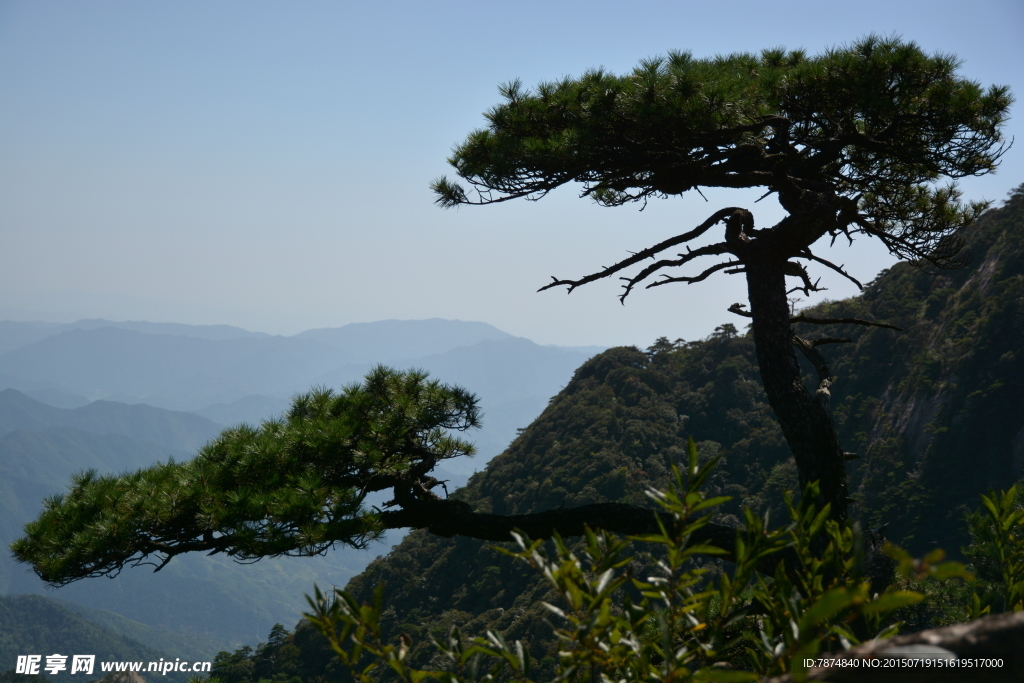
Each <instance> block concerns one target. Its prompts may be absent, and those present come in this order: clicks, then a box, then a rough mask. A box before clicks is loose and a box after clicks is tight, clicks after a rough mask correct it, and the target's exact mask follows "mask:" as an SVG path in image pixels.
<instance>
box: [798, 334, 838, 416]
mask: <svg viewBox="0 0 1024 683" xmlns="http://www.w3.org/2000/svg"><path fill="white" fill-rule="evenodd" d="M793 345H794V346H795V347H797V348H798V349H800V352H801V353H802V354H804V356H805V357H806V358H807V360H809V361H811V365H813V366H814V369H815V370H817V371H818V388H817V390H816V391H815V392H814V399H815V400H816V401H817V402H818V403H819V404H820V405H821V407H822V408H824V409H825V410H826V411H828V409H829V401H830V400H831V398H832V371H831V370H830V369H829V367H828V361H826V360H825V357H824V356H823V355H821V351H818V349H817V348H815V346H816V345H815V344H812V343H811V342H809V341H807V340H806V339H803V338H802V337H798V336H796V335H795V334H794V335H793Z"/></svg>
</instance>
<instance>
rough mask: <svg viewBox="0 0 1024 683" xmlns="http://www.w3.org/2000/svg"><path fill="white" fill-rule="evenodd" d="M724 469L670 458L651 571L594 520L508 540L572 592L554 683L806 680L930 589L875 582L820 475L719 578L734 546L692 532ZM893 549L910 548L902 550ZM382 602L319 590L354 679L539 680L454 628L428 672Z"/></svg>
mask: <svg viewBox="0 0 1024 683" xmlns="http://www.w3.org/2000/svg"><path fill="white" fill-rule="evenodd" d="M714 465H715V459H712V460H710V461H709V462H707V463H705V464H704V465H702V466H701V465H699V464H698V461H697V452H696V447H695V446H694V444H693V442H692V440H691V441H690V444H689V465H688V467H687V468H686V476H684V475H683V474H682V473H681V472H680V471H679V469H678V468H676V467H674V466H673V475H674V486H673V487H672V488H671V489H670V490H668V491H665V492H658V491H652V492H651V497H652V498H653V499H654V500H655V501H656V502H657V503H658V505H659V507H660V508H661V510H662V511H663V512H664V513H665V514H664V516H663V517H660V518H659V519H662V518H665V517H668V518H671V519H673V520H674V522H675V523H674V524H672V525H671V526H669V525H663V526H662V528H661V529H660V530H659V532H658V533H653V534H647V535H644V536H639V537H634V538H633V539H632V540H637V541H643V542H647V543H652V544H655V545H658V546H660V547H661V548H660V550H659V551H656V552H655V553H653V554H652V555H651V556H650V557H649V558H648V559H649V561H650V563H651V564H652V565H653V566H654V567H655V568H656V569H655V570H654V575H653V576H650V577H645V578H643V579H641V578H639V577H636V576H633V575H632V573H631V571H630V570H629V569H628V567H629V566H630V562H631V559H632V558H628V557H624V550H625V547H626V541H625V540H623V539H621V538H616V537H614V536H612V535H610V534H607V533H605V532H597V533H595V532H591V531H590V530H588V531H587V533H586V540H585V543H584V546H583V548H582V551H581V552H579V553H577V552H573V551H572V550H571V549H570V548H569V546H567V545H566V544H565V543H564V542H563V540H562V539H561V538H560V537H559V536H557V535H556V536H555V537H554V539H553V542H554V554H553V555H552V556H550V557H549V556H548V554H547V553H546V552H544V550H543V548H542V542H541V541H537V540H535V541H532V542H531V541H529V540H528V539H527V538H525V537H524V536H522V535H517V536H516V540H517V542H518V546H519V549H518V550H517V551H508V550H503V552H506V553H508V554H510V555H512V556H513V557H516V558H518V559H519V560H521V561H523V562H526V563H528V564H529V565H530V566H531V567H533V568H534V569H535V570H537V571H538V572H540V573H541V574H543V576H544V577H545V578H546V579H547V581H548V583H549V584H550V585H551V586H552V587H553V588H554V589H555V591H556V592H557V594H558V596H559V597H560V598H561V604H560V605H548V609H549V610H550V611H551V613H552V614H553V616H554V622H555V623H554V624H553V625H552V628H553V630H554V635H555V637H556V638H557V641H558V662H557V666H556V670H555V671H554V672H540V673H541V675H545V673H550V674H551V675H550V676H546V677H545V678H544V680H553V681H570V680H572V681H576V680H585V681H622V680H626V681H640V680H645V681H753V680H758V679H759V678H760V677H761V676H764V675H775V674H781V673H786V672H790V671H793V670H794V669H796V670H795V672H794V673H796V674H797V675H798V676H799V675H801V674H802V673H803V670H802V669H801V668H800V667H801V666H802V661H803V659H804V657H813V656H814V654H816V653H818V652H822V651H839V650H843V649H846V648H848V647H850V646H851V645H855V644H857V643H859V642H861V641H863V640H866V639H868V638H873V637H878V638H886V637H889V636H892V635H893V634H895V633H896V632H897V631H898V630H899V626H900V624H899V622H892V620H891V616H892V614H893V613H894V612H895V611H896V610H898V609H900V608H906V607H907V606H909V605H912V604H914V603H915V602H918V601H920V600H922V599H923V597H924V596H923V595H922V594H921V593H918V592H914V591H906V590H899V589H897V588H890V589H887V590H885V591H883V592H873V591H872V590H871V589H870V584H869V582H868V581H867V580H865V578H864V575H863V566H862V562H863V557H864V556H863V552H862V551H861V550H860V547H861V544H862V541H861V540H860V539H859V534H858V533H857V531H856V529H853V528H851V527H848V526H840V525H839V524H838V523H837V522H836V521H834V520H832V519H830V518H829V517H830V511H829V510H828V508H827V507H824V508H821V509H818V508H817V507H816V504H815V498H816V496H815V495H814V493H815V491H814V490H813V485H812V486H811V487H810V488H809V490H807V491H806V492H805V494H804V495H803V497H802V498H801V502H800V503H799V505H794V504H793V503H792V502H791V501H789V500H788V498H787V506H788V510H789V515H790V520H789V522H788V523H787V524H786V525H784V526H782V527H781V528H779V529H775V530H768V528H767V525H768V520H767V519H761V518H758V517H757V516H755V515H753V514H751V513H750V512H749V511H746V512H745V529H744V530H743V531H741V532H738V533H737V534H736V536H735V539H734V548H732V549H731V551H730V554H731V555H732V556H733V557H734V558H735V567H734V568H733V570H732V572H731V573H722V574H721V575H720V577H719V578H718V580H717V582H715V581H711V580H708V577H706V576H705V570H703V569H695V568H693V565H694V563H693V562H692V560H694V559H696V558H699V557H708V556H710V557H716V556H721V555H724V554H725V553H726V551H725V550H724V549H723V548H718V547H715V546H712V545H706V544H700V545H698V544H693V543H692V539H693V538H694V537H695V536H697V535H699V532H700V529H701V527H702V526H703V525H705V524H707V521H708V514H709V512H710V511H711V510H712V509H713V508H714V506H716V505H719V504H721V503H722V502H725V500H727V499H725V498H711V499H707V498H705V497H704V496H703V494H702V493H701V491H700V485H701V484H702V483H703V481H704V480H705V479H706V478H707V476H708V474H709V473H710V471H711V468H713V467H714ZM818 539H824V541H825V543H824V552H816V551H813V550H812V546H814V547H815V548H817V547H818V546H819V541H818ZM787 549H788V550H790V551H791V552H795V553H796V555H797V557H798V558H799V564H798V567H797V568H795V570H793V569H792V568H790V570H789V571H787V570H786V569H785V564H784V563H782V562H778V561H776V563H775V564H776V566H777V567H778V570H777V571H776V572H775V574H774V576H772V577H766V576H764V575H760V574H758V573H757V572H756V571H755V567H757V566H763V565H764V562H765V560H766V559H767V560H770V559H772V558H776V559H777V558H778V557H779V555H780V553H782V552H783V551H785V550H787ZM890 552H891V554H893V555H894V556H895V557H896V558H898V559H900V558H902V555H901V554H900V551H898V550H896V549H893V550H891V551H890ZM932 559H934V558H932ZM901 567H902V568H903V570H904V572H905V573H906V574H908V575H909V574H910V573H915V572H916V574H915V576H916V578H918V579H919V580H931V581H935V580H938V581H944V580H946V579H948V578H950V577H953V576H959V577H962V578H969V575H967V574H966V573H965V572H964V569H963V567H962V565H959V564H957V563H944V564H937V563H935V562H927V561H926V562H924V563H920V562H919V563H917V564H916V565H915V564H914V562H913V560H910V561H909V564H907V563H906V562H904V563H903V564H901ZM382 601H383V588H382V587H381V586H378V588H377V591H376V592H375V597H374V601H373V603H372V604H369V605H359V604H358V603H357V601H356V600H355V599H354V598H353V597H352V596H351V595H349V594H347V593H345V592H342V591H339V592H338V595H337V598H336V599H334V600H333V601H328V600H326V599H325V597H324V596H323V595H322V594H321V593H320V592H319V590H317V591H316V593H315V596H314V598H313V599H311V600H310V605H311V607H312V612H311V613H310V614H308V615H306V616H307V617H308V618H309V619H310V621H311V622H312V624H313V625H314V626H315V627H316V628H317V629H318V630H319V631H320V632H321V633H322V634H323V635H324V636H325V637H326V638H327V639H328V641H329V642H330V644H331V647H332V648H333V650H334V651H335V652H336V653H337V654H338V656H339V657H340V658H341V661H342V662H343V663H344V664H345V665H346V666H347V667H348V668H349V669H350V671H351V672H352V675H353V677H354V679H355V680H357V681H374V680H392V679H397V680H401V681H409V682H418V681H421V680H425V679H434V680H441V681H448V682H451V683H462V682H468V681H494V680H513V681H521V682H523V683H526V682H529V681H533V680H537V674H538V671H537V666H536V664H535V663H534V662H532V661H531V657H530V652H529V649H528V648H527V647H525V646H524V644H523V643H522V642H520V641H516V642H513V643H509V642H507V641H506V640H505V639H504V638H502V637H501V636H500V635H499V634H497V633H493V632H487V633H486V634H485V636H484V637H477V638H466V637H464V636H463V635H462V634H461V633H460V632H459V630H458V629H457V628H456V627H453V628H452V629H451V630H450V631H449V633H448V635H447V637H445V638H436V637H431V641H432V645H433V648H434V649H435V651H436V653H437V654H439V655H441V656H442V659H443V661H444V662H445V666H444V668H443V670H439V669H433V670H425V669H420V668H417V667H416V666H414V665H413V664H412V663H411V661H410V660H411V657H410V652H411V651H412V648H413V645H414V643H413V641H412V638H411V637H410V636H408V635H407V634H404V633H403V634H401V635H400V636H399V637H398V638H397V639H396V642H394V643H392V642H391V640H390V639H389V636H390V635H391V634H385V633H384V632H383V631H382V629H381V626H380V616H381V611H382V608H383V605H382ZM797 655H799V656H797Z"/></svg>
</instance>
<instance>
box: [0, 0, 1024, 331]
mask: <svg viewBox="0 0 1024 683" xmlns="http://www.w3.org/2000/svg"><path fill="white" fill-rule="evenodd" d="M704 5H708V6H704ZM870 32H876V33H882V34H891V33H898V34H900V35H902V36H903V37H904V38H906V39H911V40H915V41H917V42H918V43H919V44H921V45H922V46H923V47H924V48H925V49H926V50H928V51H942V52H953V53H955V54H957V55H959V56H960V57H961V58H962V59H963V60H964V66H963V73H965V74H966V75H968V76H969V77H971V78H974V79H977V80H979V81H981V82H982V83H983V84H986V85H988V84H992V83H998V84H1007V85H1010V86H1011V87H1012V88H1013V90H1014V92H1015V93H1017V94H1018V96H1022V95H1024V69H1022V68H1021V64H1024V48H1022V45H1024V40H1022V39H1021V38H1022V36H1024V5H1022V4H1021V3H1020V2H1010V1H1001V0H980V1H978V2H971V3H951V2H918V1H913V2H891V1H889V2H873V1H872V2H858V3H844V4H842V5H840V4H838V3H837V4H834V5H826V4H823V3H811V2H776V3H765V2H747V1H738V2H723V3H718V4H716V5H714V6H713V7H712V6H710V4H709V3H701V7H699V8H698V7H697V3H684V2H647V3H622V2H586V3H583V2H552V1H549V2H519V3H487V2H433V3H413V2H393V3H345V2H332V3H318V2H288V3H285V2H277V3H263V2H208V1H207V2H174V3H157V2H138V1H137V2H125V3H117V2H88V3H82V2H45V1H32V2H28V1H23V2H0V102H2V105H0V318H15V319H41V320H55V321H59V320H73V319H76V318H80V317H106V318H111V319H118V320H123V319H146V320H157V321H175V322H185V323H229V324H234V325H239V326H242V327H246V328H248V329H253V330H261V331H266V332H272V333H281V334H292V333H295V332H298V331H301V330H304V329H308V328H312V327H334V326H339V325H343V324H346V323H349V322H359V321H372V320H380V319H386V318H405V319H409V318H430V317H443V318H458V319H463V320H483V321H486V322H490V323H492V324H494V325H496V326H498V327H500V328H502V329H504V330H506V331H508V332H511V333H513V334H518V335H522V336H525V337H529V338H531V339H533V340H535V341H538V342H540V343H550V344H567V345H584V344H603V345H613V344H639V345H647V344H649V343H650V342H652V341H653V340H654V338H655V337H657V336H661V335H666V336H669V337H671V338H676V337H683V338H686V339H695V338H699V337H703V336H705V335H707V334H708V333H709V332H711V331H712V330H713V329H714V327H715V326H716V325H719V324H721V323H723V322H730V321H731V322H742V321H740V320H739V319H738V318H735V317H734V316H731V315H730V314H729V313H727V312H726V311H725V309H726V308H727V307H728V305H729V304H731V303H733V302H734V301H743V300H745V299H744V285H743V282H742V280H741V279H740V277H736V276H725V275H719V276H716V278H715V279H711V280H709V281H707V282H705V283H702V284H697V285H693V286H685V285H679V286H675V287H662V288H658V289H655V290H650V291H638V292H636V293H635V294H634V295H632V296H631V297H630V298H629V299H628V300H627V304H626V306H620V305H619V304H618V301H617V299H616V292H617V283H613V282H602V283H595V284H593V285H589V286H588V287H586V288H583V289H581V290H578V291H577V292H575V293H573V294H572V295H571V296H566V295H565V294H564V293H561V292H544V293H540V294H538V293H536V292H535V290H536V289H537V288H538V287H539V286H541V285H542V284H544V283H545V282H546V281H547V280H548V279H549V277H550V276H551V275H558V276H561V277H568V276H578V275H581V274H584V273H587V272H591V271H592V270H593V269H594V268H596V267H599V266H601V265H606V264H608V263H610V262H613V261H615V260H617V259H619V258H621V257H622V256H624V255H625V254H626V251H627V250H634V251H635V250H637V249H640V248H643V247H645V246H648V245H649V244H651V243H654V242H656V241H659V240H661V239H664V238H666V237H668V236H671V235H674V234H677V233H678V232H680V231H682V230H685V229H687V228H688V227H692V226H693V225H695V224H696V223H699V222H701V221H702V220H703V219H704V218H706V216H707V215H709V214H710V213H712V212H713V211H715V210H716V209H718V208H721V207H722V206H727V205H736V204H742V203H744V202H747V203H749V202H751V201H752V199H754V198H756V196H755V197H747V196H740V197H736V196H734V195H732V194H731V193H719V194H715V193H711V194H708V195H707V196H708V200H709V202H708V203H705V202H704V200H702V199H701V198H700V197H685V198H673V199H670V200H665V201H659V202H654V203H652V204H651V205H649V206H648V208H647V209H646V210H645V211H644V212H643V213H639V212H638V211H637V210H636V208H633V207H624V208H619V209H602V208H600V207H597V206H595V205H593V204H592V203H590V202H589V201H586V200H580V199H578V198H577V197H576V194H577V191H576V190H575V189H573V188H565V189H563V190H562V191H560V192H558V193H555V194H553V195H552V196H549V197H548V198H546V199H544V200H543V201H541V202H537V203H528V202H510V203H507V204H503V205H500V206H491V207H484V208H473V207H470V208H463V209H461V210H458V211H442V210H440V209H438V208H436V207H435V206H434V205H433V203H432V197H431V194H430V192H429V189H428V185H429V182H430V180H431V179H433V178H435V177H437V176H439V175H442V174H444V173H447V172H448V171H449V169H448V167H447V165H446V164H445V157H446V156H447V154H448V152H449V151H450V149H451V146H452V145H453V144H454V143H456V142H458V141H460V140H461V139H463V138H464V137H465V135H466V133H468V132H469V131H470V130H471V129H473V128H475V127H479V126H480V125H481V124H482V117H481V112H483V111H484V110H486V109H487V108H489V107H490V106H492V105H493V104H495V103H497V101H498V94H497V86H498V84H499V83H502V82H505V81H508V80H510V79H513V78H517V77H518V78H522V79H523V81H524V82H525V83H526V84H528V85H529V84H535V83H537V82H538V81H542V80H550V79H555V78H559V77H562V76H564V75H576V74H579V73H581V72H583V71H585V70H586V69H588V68H591V67H594V66H604V67H606V68H608V69H610V70H613V71H616V72H623V71H627V70H629V69H631V68H632V67H633V66H634V65H635V64H636V62H637V61H638V60H639V59H641V58H644V57H649V56H653V55H656V54H659V53H664V52H665V51H667V50H670V49H687V50H690V51H692V52H693V53H694V54H695V55H697V56H706V55H712V54H716V53H729V52H735V51H756V50H759V49H761V48H764V47H771V46H780V45H781V46H786V47H791V48H795V47H803V48H805V49H807V50H808V51H810V52H813V53H816V52H819V51H821V50H822V49H824V48H826V47H828V46H832V45H837V44H841V43H845V42H849V41H851V40H853V39H856V38H858V37H861V36H863V35H865V34H867V33H870ZM1019 110H1020V105H1016V106H1015V107H1014V110H1013V111H1012V114H1013V115H1014V117H1013V119H1012V120H1011V121H1010V124H1009V126H1008V127H1007V133H1008V137H1013V136H1015V137H1016V138H1017V144H1016V145H1015V146H1014V147H1013V148H1012V149H1011V150H1010V151H1009V153H1007V155H1006V156H1005V158H1004V162H1003V165H1002V167H1001V169H1000V171H999V173H998V174H996V175H994V176H990V177H985V178H979V179H969V181H964V182H963V183H962V187H963V188H964V190H965V192H966V194H967V195H968V197H970V198H987V199H993V200H997V201H998V200H1001V199H1002V198H1003V197H1005V195H1006V194H1007V192H1009V190H1011V189H1012V188H1013V187H1016V186H1017V185H1019V184H1021V183H1022V182H1024V149H1022V148H1024V134H1022V133H1024V126H1022V124H1021V116H1020V114H1019ZM764 204H766V202H763V203H762V204H759V205H757V207H754V208H755V217H756V219H757V222H758V224H759V225H766V224H770V223H772V222H774V219H777V217H778V210H777V208H773V207H772V206H763V205H764ZM829 258H831V259H832V260H834V261H837V262H842V263H845V264H846V265H847V266H848V268H849V269H850V270H851V271H852V272H854V274H855V275H857V276H858V277H860V278H861V279H862V280H865V281H866V280H869V279H871V278H872V277H873V276H874V275H875V274H876V273H877V271H878V270H879V269H881V268H883V267H886V266H888V265H890V264H891V263H892V259H891V258H890V257H888V256H887V255H886V254H885V252H884V249H882V248H881V247H880V246H879V245H876V244H871V243H867V242H864V243H861V244H858V245H856V246H855V247H853V248H847V247H842V248H841V249H840V248H838V247H837V250H836V252H834V253H833V254H832V255H831V256H829ZM822 275H823V284H825V285H826V286H828V287H830V291H828V292H826V293H825V294H824V296H828V297H831V298H842V297H846V296H850V295H852V294H853V293H854V292H853V290H852V289H851V287H852V286H848V285H847V284H846V283H844V282H843V281H841V280H840V279H838V278H837V277H832V276H831V275H830V274H829V273H827V272H826V273H822Z"/></svg>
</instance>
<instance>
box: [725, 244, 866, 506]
mask: <svg viewBox="0 0 1024 683" xmlns="http://www.w3.org/2000/svg"><path fill="white" fill-rule="evenodd" d="M751 252H752V253H750V254H749V255H748V256H747V258H745V259H744V265H745V266H746V275H747V295H748V297H749V299H750V312H751V314H752V322H753V332H754V345H755V347H756V349H757V363H758V367H759V370H760V373H761V380H762V382H763V383H764V389H765V393H766V394H767V395H768V403H769V405H771V407H772V410H774V411H775V415H776V416H777V417H778V419H779V425H780V426H781V427H782V433H783V435H784V436H785V437H786V442H787V443H788V444H789V448H790V450H792V452H793V457H794V459H795V460H796V466H797V471H798V472H799V474H800V487H801V488H803V487H804V486H806V485H807V484H808V483H809V482H812V481H818V482H819V486H820V501H821V504H822V505H823V504H825V503H828V504H830V505H831V506H832V518H833V519H835V520H836V521H838V522H840V523H843V522H844V521H845V520H846V516H847V497H848V495H849V494H848V488H847V483H846V463H845V460H844V457H843V449H842V448H841V447H840V446H839V440H838V438H837V437H836V432H835V426H834V424H833V422H832V415H831V411H830V406H829V391H828V389H829V387H828V384H830V382H829V381H824V382H822V384H819V387H818V391H817V392H816V395H814V396H812V395H811V393H810V392H809V391H808V390H807V387H806V385H805V384H804V379H803V376H802V373H801V371H800V364H799V363H798V362H797V359H796V353H795V352H794V348H793V331H792V329H791V326H790V321H789V318H790V311H789V302H788V300H787V299H786V282H785V261H786V257H785V256H784V255H779V254H775V253H771V252H768V253H765V252H764V250H757V251H755V250H751Z"/></svg>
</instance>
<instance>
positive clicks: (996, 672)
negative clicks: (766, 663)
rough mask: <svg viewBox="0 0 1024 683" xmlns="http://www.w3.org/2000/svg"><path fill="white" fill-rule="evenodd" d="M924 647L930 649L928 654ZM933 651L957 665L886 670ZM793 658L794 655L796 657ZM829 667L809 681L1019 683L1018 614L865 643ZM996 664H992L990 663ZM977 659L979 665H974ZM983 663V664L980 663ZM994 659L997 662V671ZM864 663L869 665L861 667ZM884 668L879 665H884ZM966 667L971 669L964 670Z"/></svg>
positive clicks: (1022, 672)
mask: <svg viewBox="0 0 1024 683" xmlns="http://www.w3.org/2000/svg"><path fill="white" fill-rule="evenodd" d="M924 648H928V649H931V650H933V651H932V653H928V652H927V650H924ZM936 648H941V649H942V650H946V651H948V653H949V654H945V656H946V657H951V656H952V655H955V656H956V658H957V660H958V662H957V664H958V665H957V666H942V667H937V666H929V667H924V666H921V665H920V663H918V665H917V666H914V667H897V666H892V664H893V662H894V660H895V659H897V658H904V657H906V658H911V659H913V658H923V657H929V656H930V657H934V656H936V655H937V654H941V653H940V652H939V651H938V650H936ZM797 656H799V655H797ZM821 658H822V659H824V658H829V659H831V660H832V661H831V663H832V664H834V666H825V667H818V668H812V669H811V670H810V671H809V672H808V675H807V680H809V681H831V682H832V683H960V682H961V681H985V683H1020V681H1024V612H1016V613H1006V614H994V615H991V616H987V617H982V618H981V619H976V620H974V621H970V622H967V623H966V624H956V625H954V626H946V627H945V628H936V629H931V630H928V631H920V632H918V633H908V634H907V635H902V636H896V637H895V638H891V639H889V640H870V641H868V642H866V643H862V644H861V645H858V646H857V647H854V648H851V649H850V650H848V651H847V652H842V653H840V654H838V655H822V656H821ZM844 659H846V660H849V659H859V660H861V661H860V663H859V664H860V666H856V667H854V666H840V664H841V663H842V662H840V661H838V660H844ZM993 659H994V660H996V662H992V661H990V660H993ZM979 660H981V661H979ZM985 660H989V661H985ZM998 660H1002V665H1001V666H995V664H998V663H999V662H998ZM868 662H870V663H871V664H872V666H866V665H865V664H866V663H868ZM887 663H888V664H889V666H885V664H887ZM966 664H971V665H972V666H966ZM793 681H794V678H793V676H792V674H786V675H785V676H777V677H775V678H769V679H765V680H764V681H762V683H793Z"/></svg>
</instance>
